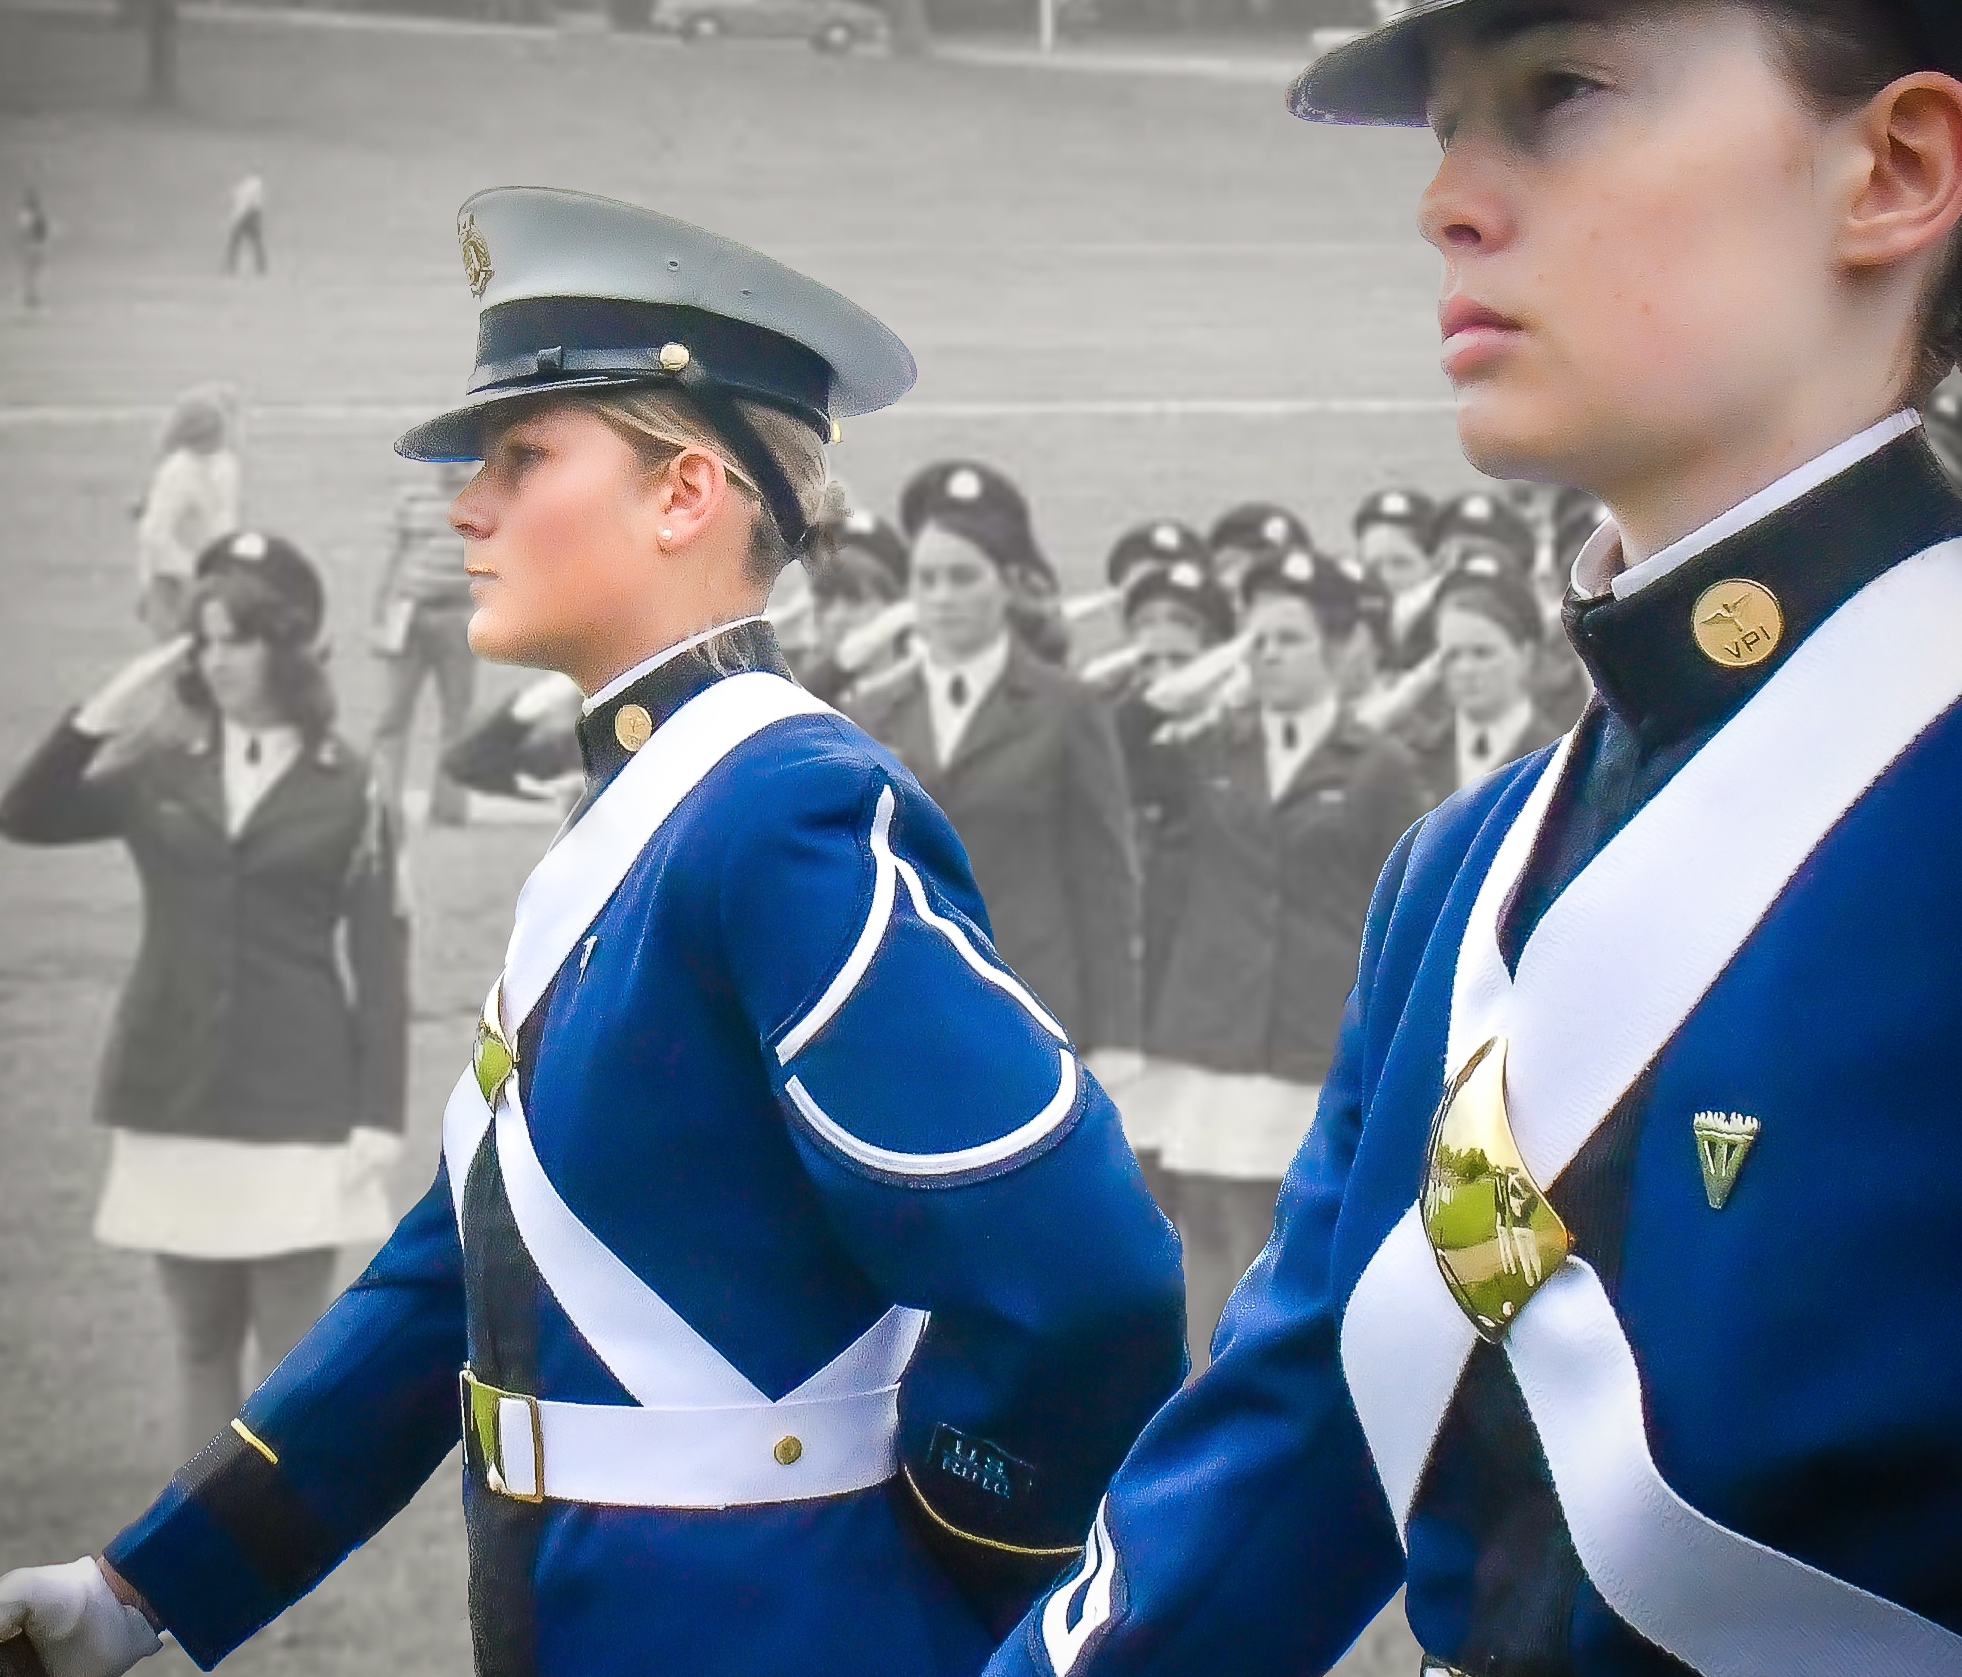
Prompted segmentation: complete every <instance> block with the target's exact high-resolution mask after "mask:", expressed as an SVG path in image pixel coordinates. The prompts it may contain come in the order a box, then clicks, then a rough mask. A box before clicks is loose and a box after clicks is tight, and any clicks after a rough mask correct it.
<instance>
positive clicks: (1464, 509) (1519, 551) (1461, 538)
mask: <svg viewBox="0 0 1962 1677" xmlns="http://www.w3.org/2000/svg"><path fill="white" fill-rule="evenodd" d="M1431 541H1432V543H1433V546H1434V549H1435V552H1436V554H1437V565H1438V573H1439V575H1444V574H1445V573H1447V572H1450V571H1455V570H1456V569H1457V568H1458V567H1459V566H1460V565H1462V564H1463V563H1464V562H1465V561H1466V560H1467V559H1469V558H1470V557H1471V556H1472V555H1473V554H1475V553H1488V554H1491V555H1492V556H1493V557H1494V558H1496V559H1500V560H1502V561H1503V562H1505V563H1506V564H1508V565H1510V566H1512V568H1513V569H1514V570H1515V571H1517V572H1518V573H1519V575H1520V576H1522V577H1530V576H1531V575H1532V574H1533V561H1534V559H1535V558H1536V557H1537V556H1538V553H1539V538H1538V537H1537V536H1536V535H1534V533H1533V526H1532V525H1531V524H1530V523H1529V522H1528V521H1527V519H1526V515H1525V514H1524V513H1522V512H1521V511H1520V510H1519V509H1518V508H1517V507H1515V506H1514V505H1513V504H1512V502H1510V501H1509V500H1507V499H1506V498H1505V496H1503V495H1500V494H1498V493H1496V492H1495V491H1493V490H1490V489H1469V490H1467V491H1466V492H1465V493H1464V494H1462V495H1454V496H1453V497H1452V498H1451V499H1450V500H1448V501H1446V502H1445V503H1444V505H1443V506H1441V507H1439V508H1438V511H1437V521H1436V522H1435V523H1434V524H1433V525H1432V526H1431Z"/></svg>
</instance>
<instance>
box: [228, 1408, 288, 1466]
mask: <svg viewBox="0 0 1962 1677" xmlns="http://www.w3.org/2000/svg"><path fill="white" fill-rule="evenodd" d="M232 1431H233V1432H235V1433H237V1434H238V1435H239V1437H240V1438H242V1439H244V1440H245V1442H246V1443H248V1444H250V1445H251V1446H252V1448H253V1449H255V1450H257V1451H258V1452H259V1454H260V1455H262V1456H264V1457H265V1458H266V1460H267V1461H269V1462H271V1463H272V1465H273V1466H274V1467H277V1466H279V1457H278V1456H276V1455H274V1454H273V1448H272V1446H271V1445H270V1444H268V1443H267V1442H266V1441H265V1440H264V1439H263V1438H261V1437H260V1436H259V1435H258V1434H257V1433H256V1432H254V1431H253V1430H252V1429H251V1428H250V1427H248V1426H247V1425H246V1424H245V1423H244V1422H243V1421H241V1420H239V1419H238V1417H237V1416H233V1418H232Z"/></svg>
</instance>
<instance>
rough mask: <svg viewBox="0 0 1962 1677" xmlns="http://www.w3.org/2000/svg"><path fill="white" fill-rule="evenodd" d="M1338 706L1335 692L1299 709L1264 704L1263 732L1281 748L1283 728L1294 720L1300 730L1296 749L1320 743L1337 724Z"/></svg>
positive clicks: (1272, 742) (1262, 711)
mask: <svg viewBox="0 0 1962 1677" xmlns="http://www.w3.org/2000/svg"><path fill="white" fill-rule="evenodd" d="M1336 708H1337V707H1336V700H1335V695H1334V694H1333V693H1331V694H1329V695H1328V696H1327V697H1326V698H1322V699H1318V700H1317V701H1316V702H1315V703H1314V704H1312V705H1303V706H1302V707H1301V709H1299V710H1268V709H1267V708H1266V707H1265V706H1263V707H1262V708H1261V712H1260V728H1261V732H1262V733H1264V734H1265V735H1266V736H1267V740H1268V743H1269V744H1270V745H1272V746H1273V747H1274V748H1275V749H1276V750H1279V749H1280V739H1281V730H1282V729H1283V728H1285V727H1286V726H1287V725H1288V724H1289V723H1290V722H1292V723H1293V724H1294V726H1295V727H1296V728H1297V729H1298V730H1299V732H1298V733H1297V735H1296V736H1295V737H1296V742H1297V743H1296V747H1295V749H1296V750H1300V749H1301V748H1302V746H1304V745H1309V744H1313V745H1320V744H1321V742H1322V736H1323V735H1324V734H1326V733H1327V732H1328V731H1329V729H1330V728H1332V727H1334V726H1335V712H1336Z"/></svg>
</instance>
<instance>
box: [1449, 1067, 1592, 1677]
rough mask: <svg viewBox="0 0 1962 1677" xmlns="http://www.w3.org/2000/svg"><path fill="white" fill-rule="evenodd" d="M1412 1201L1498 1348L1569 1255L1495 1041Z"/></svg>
mask: <svg viewBox="0 0 1962 1677" xmlns="http://www.w3.org/2000/svg"><path fill="white" fill-rule="evenodd" d="M1421 1204H1422V1210H1423V1217H1424V1233H1425V1235H1426V1236H1427V1237H1428V1238H1429V1240H1430V1243H1431V1251H1432V1252H1433V1254H1435V1256H1436V1258H1437V1267H1438V1269H1439V1271H1440V1272H1441V1273H1442V1274H1443V1276H1444V1284H1445V1285H1446V1286H1447V1287H1449V1288H1450V1289H1451V1296H1452V1297H1453V1298H1455V1299H1456V1300H1457V1301H1458V1308H1459V1309H1460V1310H1462V1311H1464V1313H1465V1314H1466V1316H1468V1317H1469V1318H1470V1319H1471V1324H1472V1326H1473V1327H1475V1328H1476V1329H1477V1330H1478V1332H1479V1335H1480V1337H1482V1338H1484V1339H1485V1340H1487V1341H1489V1342H1490V1343H1492V1344H1494V1345H1496V1344H1498V1342H1499V1341H1500V1340H1502V1339H1504V1338H1505V1336H1506V1330H1507V1329H1508V1328H1509V1327H1511V1326H1512V1323H1513V1321H1514V1319H1515V1318H1517V1316H1518V1315H1519V1312H1520V1311H1522V1310H1523V1309H1525V1308H1526V1301H1527V1300H1528V1299H1530V1298H1531V1297H1532V1296H1533V1295H1534V1294H1535V1293H1537V1292H1538V1291H1539V1290H1540V1288H1541V1287H1542V1286H1544V1285H1545V1284H1546V1280H1547V1278H1548V1277H1549V1276H1550V1275H1552V1274H1553V1272H1554V1271H1555V1270H1556V1269H1558V1268H1559V1267H1560V1266H1561V1264H1563V1263H1565V1262H1566V1260H1567V1254H1568V1253H1570V1252H1571V1251H1572V1250H1573V1249H1574V1240H1573V1236H1572V1235H1570V1234H1569V1233H1568V1232H1567V1225H1566V1224H1565V1223H1563V1222H1562V1221H1561V1220H1560V1214H1559V1213H1558V1212H1557V1211H1555V1210H1554V1209H1553V1207H1552V1206H1551V1205H1550V1204H1548V1203H1547V1197H1546V1195H1545V1193H1544V1192H1542V1191H1541V1188H1540V1185H1539V1184H1538V1183H1537V1182H1535V1181H1534V1180H1533V1176H1532V1173H1531V1172H1530V1171H1529V1170H1527V1168H1526V1160H1525V1159H1524V1157H1522V1156H1521V1154H1520V1151H1519V1143H1518V1142H1517V1141H1515V1140H1514V1139H1513V1134H1512V1121H1511V1119H1510V1118H1509V1117H1508V1116H1507V1113H1506V1040H1505V1038H1504V1037H1497V1036H1495V1037H1493V1038H1491V1039H1490V1040H1489V1041H1487V1042H1485V1043H1483V1044H1482V1045H1481V1046H1480V1047H1479V1049H1478V1051H1477V1052H1476V1053H1474V1054H1473V1055H1472V1057H1471V1058H1470V1059H1469V1060H1467V1061H1466V1062H1465V1066H1464V1069H1463V1070H1462V1071H1460V1072H1459V1073H1458V1075H1457V1076H1456V1077H1455V1078H1453V1079H1452V1081H1451V1084H1450V1087H1448V1088H1447V1089H1446V1090H1445V1091H1444V1099H1443V1100H1442V1101H1440V1102H1439V1103H1438V1109H1437V1116H1436V1117H1435V1118H1433V1119H1432V1120H1431V1151H1430V1163H1429V1168H1428V1169H1427V1171H1426V1172H1425V1176H1424V1192H1423V1198H1422V1202H1421ZM1445 1669H1446V1670H1447V1671H1448V1670H1449V1667H1446V1668H1445Z"/></svg>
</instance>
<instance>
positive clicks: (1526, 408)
mask: <svg viewBox="0 0 1962 1677" xmlns="http://www.w3.org/2000/svg"><path fill="white" fill-rule="evenodd" d="M1572 441H1573V432H1572V429H1571V428H1570V427H1567V426H1562V425H1559V424H1557V423H1554V422H1552V420H1551V418H1550V416H1549V415H1548V413H1547V411H1546V409H1545V407H1544V405H1542V404H1539V403H1536V402H1532V401H1530V400H1525V399H1522V398H1521V397H1519V396H1518V395H1515V394H1513V393H1510V392H1507V391H1504V390H1499V389H1494V388H1492V387H1490V386H1482V385H1475V386H1470V387H1467V388H1466V389H1463V390H1461V391H1459V393H1458V444H1459V446H1460V447H1461V448H1462V449H1463V450H1464V451H1465V458H1466V459H1467V460H1469V461H1470V462H1471V463H1472V465H1474V466H1476V467H1477V468H1478V469H1479V470H1480V471H1481V472H1483V473H1485V475H1486V476H1487V477H1494V478H1506V479H1512V480H1515V481H1532V482H1539V483H1566V482H1569V481H1571V479H1570V478H1569V477H1568V476H1566V475H1564V474H1563V464H1564V462H1565V460H1566V458H1567V457H1568V456H1569V455H1570V454H1571V453H1572V447H1571V445H1572Z"/></svg>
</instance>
